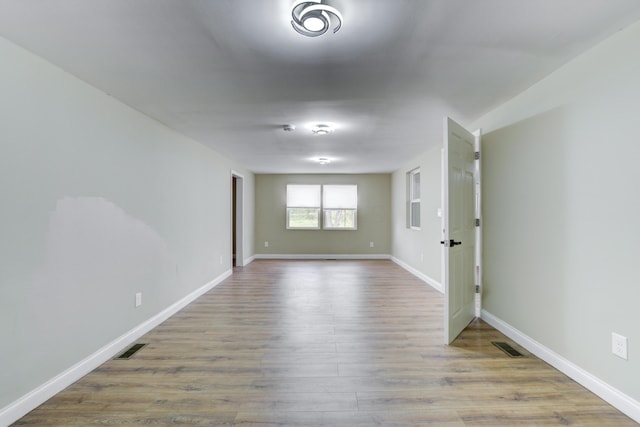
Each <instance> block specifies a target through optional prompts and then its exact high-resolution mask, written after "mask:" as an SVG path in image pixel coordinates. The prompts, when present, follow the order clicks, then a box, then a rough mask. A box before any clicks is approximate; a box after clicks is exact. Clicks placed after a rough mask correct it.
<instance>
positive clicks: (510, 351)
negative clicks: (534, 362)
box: [491, 341, 524, 357]
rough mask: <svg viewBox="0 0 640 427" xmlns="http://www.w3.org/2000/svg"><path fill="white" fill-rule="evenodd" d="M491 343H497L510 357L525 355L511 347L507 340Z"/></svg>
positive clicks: (492, 342)
mask: <svg viewBox="0 0 640 427" xmlns="http://www.w3.org/2000/svg"><path fill="white" fill-rule="evenodd" d="M491 344H493V345H495V346H496V347H498V348H499V349H500V350H502V351H504V352H505V353H507V356H509V357H524V354H522V353H520V352H519V351H518V350H516V349H515V348H513V347H511V346H510V345H509V344H507V343H506V342H500V341H491Z"/></svg>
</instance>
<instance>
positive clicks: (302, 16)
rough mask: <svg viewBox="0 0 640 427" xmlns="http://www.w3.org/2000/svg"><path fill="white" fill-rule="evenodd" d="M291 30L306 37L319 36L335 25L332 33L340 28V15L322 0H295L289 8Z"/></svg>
mask: <svg viewBox="0 0 640 427" xmlns="http://www.w3.org/2000/svg"><path fill="white" fill-rule="evenodd" d="M291 18H292V20H291V25H292V26H293V29H294V30H296V31H297V32H299V33H300V34H302V35H303V36H307V37H317V36H321V35H323V34H324V33H326V32H327V30H328V29H329V27H331V26H332V25H335V26H334V28H333V32H334V33H337V32H338V30H339V29H340V27H342V14H340V12H339V11H338V9H336V8H335V7H333V6H329V5H328V4H323V3H322V0H296V2H294V3H293V6H292V8H291Z"/></svg>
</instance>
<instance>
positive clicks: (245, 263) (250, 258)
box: [243, 255, 256, 267]
mask: <svg viewBox="0 0 640 427" xmlns="http://www.w3.org/2000/svg"><path fill="white" fill-rule="evenodd" d="M255 259H256V256H255V255H252V256H250V257H249V258H245V259H244V265H243V267H246V266H247V265H249V264H251V263H252V262H253V261H255Z"/></svg>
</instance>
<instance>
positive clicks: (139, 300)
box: [136, 292, 142, 307]
mask: <svg viewBox="0 0 640 427" xmlns="http://www.w3.org/2000/svg"><path fill="white" fill-rule="evenodd" d="M141 305H142V292H138V293H136V307H140V306H141Z"/></svg>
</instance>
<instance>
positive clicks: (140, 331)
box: [0, 270, 232, 426]
mask: <svg viewBox="0 0 640 427" xmlns="http://www.w3.org/2000/svg"><path fill="white" fill-rule="evenodd" d="M231 273H232V271H231V270H227V271H226V272H224V273H222V274H221V275H220V276H218V277H216V278H215V279H213V280H212V281H210V282H209V283H207V284H205V285H204V286H201V287H200V288H198V289H196V290H195V291H193V292H191V293H190V294H188V295H187V296H185V297H184V298H182V299H180V300H179V301H177V302H175V303H173V304H172V305H170V306H169V307H167V308H166V309H164V310H162V311H161V312H160V313H158V314H156V315H155V316H153V317H151V318H150V319H148V320H146V321H144V322H143V323H141V324H139V325H138V326H136V327H135V328H133V329H131V330H130V331H128V332H127V333H125V334H124V335H122V336H120V337H118V338H116V339H115V340H113V341H112V342H110V343H109V344H107V345H105V346H104V347H102V348H101V349H99V350H98V351H96V352H95V353H93V354H91V355H90V356H88V357H87V358H85V359H83V360H81V361H80V362H78V363H76V364H75V365H73V366H71V367H70V368H69V369H67V370H65V371H63V372H61V373H59V374H58V375H56V376H55V377H53V378H51V379H50V380H49V381H47V382H46V383H44V384H42V385H40V386H39V387H37V388H36V389H34V390H32V391H30V392H29V393H27V394H25V395H24V396H22V397H21V398H20V399H18V400H16V401H15V402H13V403H10V404H9V405H7V406H5V407H4V408H2V409H0V426H4V425H9V424H11V423H13V422H15V421H17V420H19V419H20V418H22V417H23V416H24V415H26V414H28V413H29V412H30V411H32V410H33V409H35V408H37V407H38V406H40V405H41V404H42V403H44V402H46V401H47V400H48V399H50V398H51V397H53V396H54V395H56V394H57V393H59V392H61V391H62V390H64V389H65V388H67V387H68V386H70V385H71V384H73V383H74V382H76V381H78V380H79V379H80V378H82V377H84V376H85V375H87V374H88V373H89V372H91V371H93V370H94V369H96V368H97V367H98V366H100V365H102V364H103V363H104V362H106V361H107V360H109V359H111V358H112V357H114V356H115V355H117V354H118V353H119V352H120V351H122V350H123V349H125V348H126V347H127V346H129V345H131V344H132V343H133V342H134V341H136V340H137V339H138V338H140V337H141V336H143V335H144V334H146V333H147V332H149V331H150V330H152V329H153V328H155V327H156V326H158V325H159V324H161V323H162V322H164V321H165V320H167V319H168V318H169V317H171V316H172V315H174V314H175V313H177V312H178V311H180V310H181V309H182V308H184V307H185V306H186V305H188V304H189V303H191V302H193V301H194V300H195V299H197V298H198V297H199V296H201V295H202V294H204V293H206V292H208V291H209V290H211V289H212V288H214V287H215V286H216V285H218V284H219V283H221V282H222V281H223V280H224V279H226V278H227V277H229V276H230V275H231Z"/></svg>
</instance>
